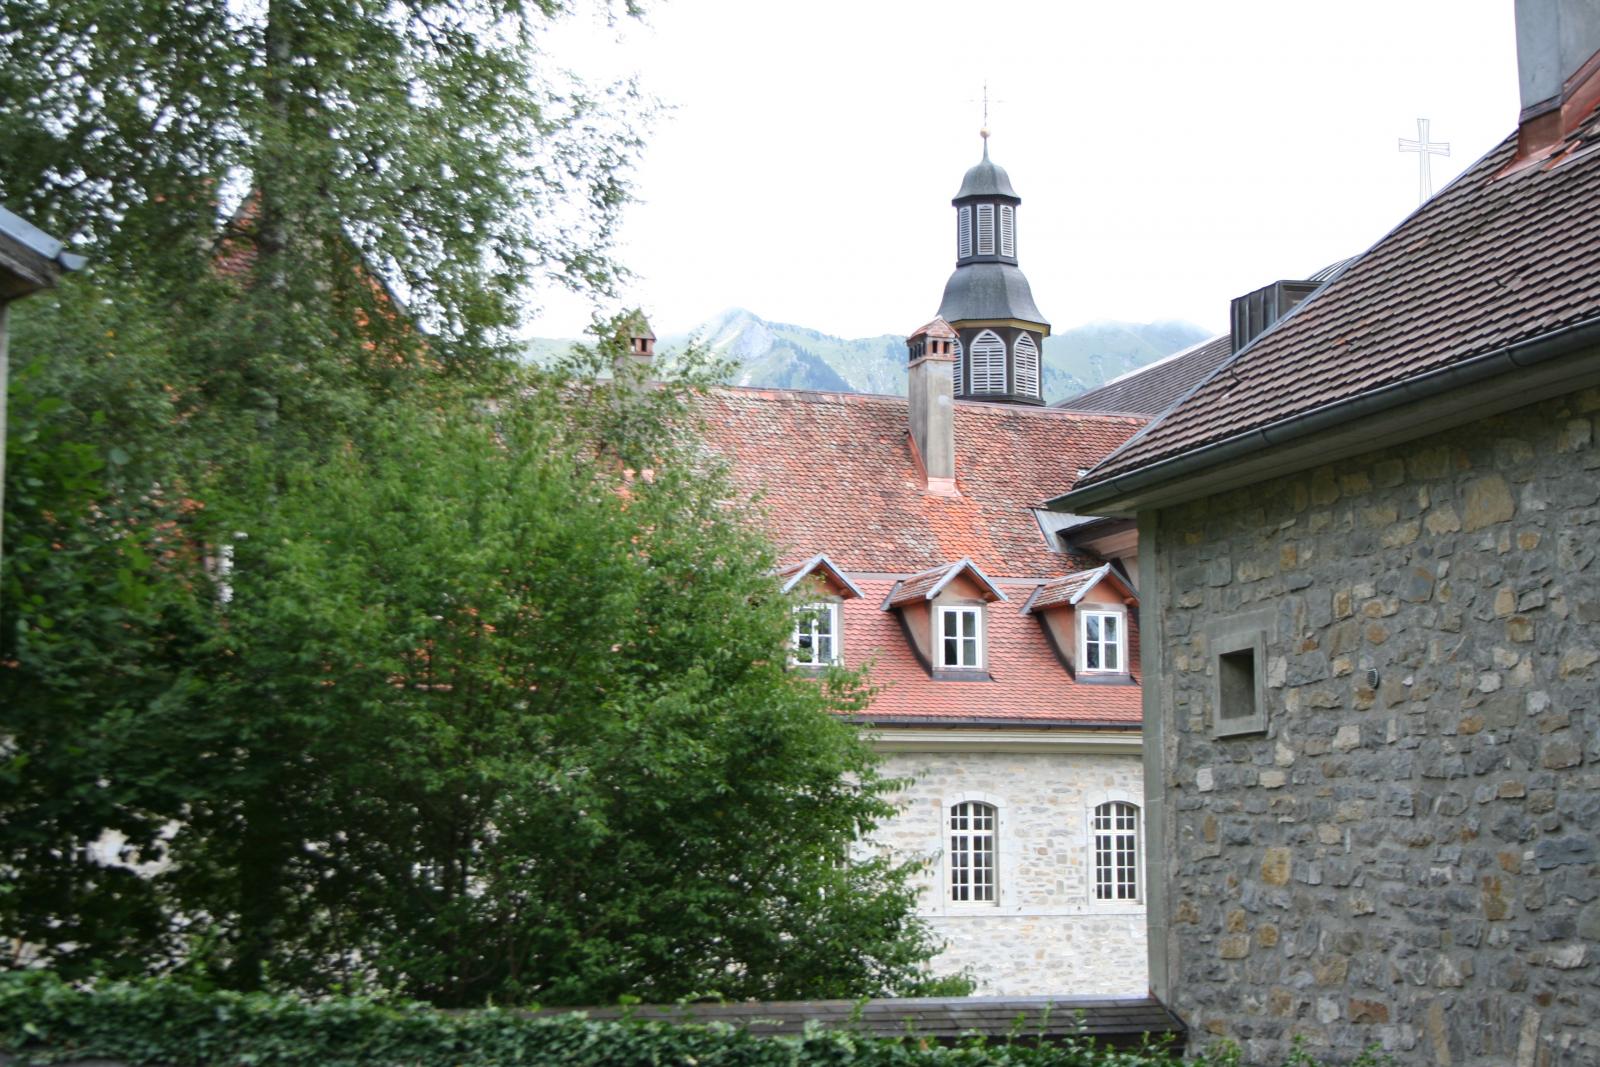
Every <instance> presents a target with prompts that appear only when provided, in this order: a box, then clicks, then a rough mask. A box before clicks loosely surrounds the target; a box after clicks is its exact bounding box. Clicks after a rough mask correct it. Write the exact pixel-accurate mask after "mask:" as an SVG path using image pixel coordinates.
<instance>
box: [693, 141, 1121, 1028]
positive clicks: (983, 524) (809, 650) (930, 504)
mask: <svg viewBox="0 0 1600 1067" xmlns="http://www.w3.org/2000/svg"><path fill="white" fill-rule="evenodd" d="M1020 203H1021V200H1020V198H1019V197H1017V196H1016V194H1015V191H1014V190H1013V188H1012V186H1011V183H1010V180H1009V178H1008V177H1007V176H1006V175H1005V172H1004V171H1003V170H1001V169H1000V168H999V167H997V166H995V165H994V164H993V163H991V162H990V161H989V159H988V155H987V151H986V152H985V156H984V160H983V161H982V162H981V163H980V164H979V165H978V166H976V167H974V168H972V170H971V171H969V172H968V173H967V175H966V178H965V180H964V182H963V185H962V189H961V192H960V194H959V195H958V196H957V197H956V198H955V200H954V201H953V205H954V206H955V208H956V211H957V222H958V240H957V266H956V270H955V274H954V275H953V276H952V279H951V282H950V284H949V285H948V286H947V288H946V291H945V296H944V301H943V309H942V310H943V311H944V312H945V313H946V314H947V315H950V316H955V320H954V321H952V322H948V323H947V322H946V321H945V320H944V319H942V318H941V319H935V320H934V321H933V322H931V323H929V324H927V325H926V326H924V327H922V328H921V329H919V330H917V331H916V332H914V333H913V334H912V335H911V337H910V338H909V339H908V342H907V344H908V375H909V381H908V385H909V395H908V396H907V397H891V396H865V395H859V394H841V393H824V392H809V391H795V390H778V389H740V388H723V389H716V390H713V391H711V392H709V393H708V394H706V395H705V396H704V398H703V400H702V402H701V405H702V406H701V410H700V414H701V415H702V416H703V420H704V423H705V425H706V427H707V431H706V432H707V444H708V445H709V447H710V448H711V449H712V450H714V451H715V452H716V453H718V454H719V455H720V456H721V457H723V458H724V459H726V460H727V461H728V466H729V468H730V470H731V473H732V475H733V477H734V479H735V482H736V484H737V485H738V486H739V488H740V489H742V490H743V491H744V493H746V494H747V495H749V496H751V497H756V498H759V499H760V501H761V505H762V507H763V508H764V509H765V514H766V519H767V523H768V526H769V531H770V533H771V535H772V537H773V540H774V541H775V543H776V544H777V546H778V548H779V551H780V553H781V558H782V561H783V565H782V567H781V568H780V574H779V579H780V581H781V583H782V584H783V586H784V587H785V589H801V590H808V591H809V596H808V597H807V598H806V599H807V601H808V606H807V607H806V608H805V609H804V610H803V611H802V612H801V614H800V615H799V616H797V621H796V630H795V653H794V655H795V659H796V669H802V670H803V669H812V668H813V667H814V666H817V665H824V664H827V663H840V664H843V665H845V666H847V667H854V668H864V669H865V670H866V671H867V672H868V674H869V675H870V678H871V680H872V683H873V685H874V686H875V687H877V693H876V696H875V697H874V699H873V700H872V702H871V704H870V706H869V707H868V708H867V709H866V710H865V711H864V712H863V713H861V715H860V721H861V723H862V726H863V727H864V728H865V729H868V730H870V731H871V733H872V736H873V737H874V738H875V742H876V744H877V746H878V747H879V748H880V750H881V751H882V752H883V753H884V755H885V759H886V767H885V770H886V772H887V773H888V774H890V775H892V776H895V777H902V778H905V779H907V780H909V782H910V784H909V785H908V787H907V788H906V789H905V790H904V791H903V792H902V793H901V794H900V808H901V813H900V815H899V816H898V817H897V818H896V819H895V820H893V821H892V822H891V823H890V824H889V825H887V826H885V827H882V828H880V832H879V834H878V835H877V840H876V843H877V845H878V846H879V847H884V848H888V849H892V850H894V851H895V852H896V853H897V854H899V855H901V856H903V857H917V858H921V859H923V860H925V861H926V867H925V873H924V876H923V881H922V885H921V894H922V895H921V906H920V910H921V911H922V913H923V914H924V916H925V917H926V918H927V919H928V921H929V922H930V924H931V925H932V926H933V928H934V930H935V932H936V933H937V934H938V935H939V936H940V937H941V938H943V939H944V940H945V942H946V944H947V947H946V950H945V952H944V954H943V955H942V956H941V957H940V959H939V960H938V961H937V969H938V970H939V971H941V972H943V973H949V972H953V971H958V970H961V971H967V972H969V973H971V974H972V975H973V976H974V977H975V978H976V979H977V980H978V992H980V993H983V994H991V995H994V994H1003V995H1024V994H1055V995H1070V994H1078V995H1091V994H1092V995H1099V996H1105V995H1128V994H1133V995H1142V994H1144V993H1145V975H1144V957H1145V947H1144V929H1145V917H1144V896H1143V893H1144V891H1143V884H1144V873H1143V857H1142V847H1141V842H1140V834H1141V817H1140V809H1141V803H1142V800H1141V798H1142V794H1143V786H1142V781H1141V774H1142V763H1141V757H1140V733H1139V719H1140V699H1139V684H1138V683H1139V672H1138V669H1137V663H1138V651H1137V650H1138V640H1137V626H1136V618H1137V599H1136V594H1135V592H1134V588H1135V583H1136V580H1137V579H1136V577H1133V576H1134V575H1136V572H1137V556H1136V549H1134V548H1133V546H1130V545H1127V544H1120V550H1119V553H1118V558H1116V559H1112V558H1110V557H1106V556H1101V555H1097V554H1095V553H1093V552H1092V551H1090V550H1089V549H1087V548H1085V547H1083V546H1081V545H1075V544H1074V543H1073V542H1071V541H1070V540H1069V539H1068V537H1067V536H1063V534H1062V533H1061V529H1060V524H1059V523H1058V522H1057V521H1056V519H1055V517H1054V516H1052V515H1050V514H1048V513H1047V512H1046V511H1044V510H1043V503H1044V501H1045V500H1047V499H1048V498H1049V497H1051V496H1054V495H1057V494H1059V493H1060V492H1061V491H1062V490H1063V489H1064V488H1067V487H1070V486H1072V485H1073V484H1074V483H1075V482H1076V480H1077V478H1078V475H1079V473H1080V472H1081V471H1082V470H1085V469H1087V468H1089V467H1092V466H1094V465H1095V464H1096V463H1097V462H1099V460H1100V459H1101V458H1102V457H1104V456H1105V455H1106V454H1107V453H1109V452H1110V451H1112V450H1113V449H1115V448H1116V447H1118V446H1119V445H1121V444H1122V443H1123V442H1125V441H1126V440H1127V439H1128V438H1129V436H1131V435H1132V434H1133V433H1134V432H1135V431H1137V430H1138V429H1139V428H1140V427H1141V426H1142V425H1143V421H1144V420H1143V419H1142V418H1138V417H1128V416H1123V415H1101V414H1087V415H1085V414H1076V413H1070V412H1063V411H1057V410H1053V409H1051V408H1048V407H1044V406H1043V405H1042V402H1041V398H1040V396H1039V383H1038V380H1037V379H1038V362H1037V356H1038V346H1039V343H1040V342H1041V341H1042V339H1043V335H1044V332H1046V331H1048V329H1049V326H1048V324H1047V323H1044V322H1043V320H1042V317H1041V316H1040V315H1039V313H1038V311H1037V309H1036V308H1035V307H1034V305H1033V301H1032V297H1031V294H1029V292H1028V287H1027V279H1026V278H1025V277H1023V275H1022V272H1021V270H1020V268H1019V267H1018V266H1017V263H1016V244H1015V242H1016V229H1015V227H1016V218H1017V208H1018V205H1019V204H1020Z"/></svg>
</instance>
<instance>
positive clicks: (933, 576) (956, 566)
mask: <svg viewBox="0 0 1600 1067" xmlns="http://www.w3.org/2000/svg"><path fill="white" fill-rule="evenodd" d="M962 571H966V572H968V573H970V574H971V575H972V577H973V580H975V581H976V582H977V583H978V584H979V585H981V586H984V587H986V588H987V589H988V590H989V592H990V593H992V594H993V595H994V599H996V600H1005V599H1006V595H1005V594H1004V593H1002V592H1001V591H1000V590H999V589H996V588H995V585H994V583H993V582H991V581H990V580H989V576H988V575H986V574H984V573H983V572H982V571H981V570H979V569H978V568H977V567H976V566H974V565H973V563H972V561H971V560H970V559H963V560H958V561H956V562H955V563H951V564H949V565H947V566H943V567H934V568H933V569H932V570H926V571H923V572H922V573H921V574H913V575H912V576H911V577H909V578H906V579H905V580H903V581H901V582H899V583H897V584H896V585H895V587H894V589H892V590H890V592H889V598H888V599H887V600H886V601H885V602H884V606H885V607H899V606H900V605H902V604H910V603H911V602H912V601H916V600H932V599H933V598H934V597H936V596H938V595H939V590H941V589H943V588H944V587H945V586H947V585H949V584H950V582H951V580H952V579H953V578H955V576H956V575H958V574H960V573H961V572H962Z"/></svg>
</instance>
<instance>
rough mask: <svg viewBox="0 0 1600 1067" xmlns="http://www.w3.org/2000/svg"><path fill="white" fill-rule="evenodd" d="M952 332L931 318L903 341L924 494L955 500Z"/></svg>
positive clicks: (953, 348) (945, 323) (914, 438)
mask: <svg viewBox="0 0 1600 1067" xmlns="http://www.w3.org/2000/svg"><path fill="white" fill-rule="evenodd" d="M958 343H959V342H958V341H957V339H956V332H955V330H953V329H951V328H950V324H949V323H948V322H945V321H944V319H939V318H936V319H934V320H933V321H932V322H930V323H928V324H927V325H926V326H924V327H922V328H921V329H919V330H917V331H916V332H914V333H912V335H911V336H910V337H907V338H906V349H907V354H908V356H909V359H910V363H909V366H908V368H907V370H908V381H907V389H906V395H907V400H908V402H909V407H910V412H911V443H912V444H913V445H914V446H915V448H916V453H917V460H918V462H920V463H921V464H922V471H923V475H924V477H925V478H926V482H925V485H926V488H927V492H928V493H929V494H930V495H932V496H956V495H958V494H957V492H956V424H955V362H956V352H955V349H956V345H957V344H958Z"/></svg>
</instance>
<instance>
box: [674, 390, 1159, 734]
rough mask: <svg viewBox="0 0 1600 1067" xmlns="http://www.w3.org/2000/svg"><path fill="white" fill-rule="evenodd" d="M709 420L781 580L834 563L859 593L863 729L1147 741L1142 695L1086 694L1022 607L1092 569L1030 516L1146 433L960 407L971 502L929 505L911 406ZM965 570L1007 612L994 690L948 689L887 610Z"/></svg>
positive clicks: (994, 625)
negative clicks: (1010, 726)
mask: <svg viewBox="0 0 1600 1067" xmlns="http://www.w3.org/2000/svg"><path fill="white" fill-rule="evenodd" d="M700 410H701V414H702V416H703V417H704V420H705V422H706V434H707V443H708V445H709V446H710V447H711V448H712V449H713V451H714V452H716V453H717V454H719V455H721V456H722V457H723V458H725V459H726V460H727V461H728V464H729V467H730V470H731V473H732V475H733V477H734V479H735V482H736V484H737V487H738V488H739V489H741V490H742V491H744V492H746V493H748V494H750V495H751V496H754V497H760V499H761V501H762V504H763V505H764V509H765V516H766V520H767V522H768V525H769V529H770V531H771V533H772V535H773V537H774V539H775V540H776V541H777V542H778V543H779V545H780V548H781V550H782V552H783V556H782V558H783V559H784V560H785V562H786V564H787V568H785V569H786V570H787V569H789V568H793V567H795V566H797V565H798V564H799V563H800V562H801V561H806V560H809V559H810V558H812V557H814V556H817V555H818V554H825V555H826V557H827V558H828V559H829V560H830V561H831V562H832V563H834V564H835V565H837V566H838V567H840V568H841V569H843V570H845V571H846V572H848V574H849V576H850V578H851V580H852V581H853V582H854V583H855V584H856V586H858V587H859V588H860V590H861V592H862V596H861V597H860V598H857V599H848V600H846V601H845V602H844V603H843V604H842V605H841V608H842V611H843V617H842V627H841V629H842V650H843V658H844V663H845V665H846V666H849V667H857V668H861V667H865V668H867V669H868V670H869V671H870V674H871V678H872V682H873V684H874V685H875V686H877V687H878V692H877V695H876V697H875V698H874V699H873V701H872V704H871V706H870V707H869V708H868V709H867V711H866V712H865V713H863V715H862V717H863V718H865V719H868V720H871V721H877V722H928V723H934V722H956V721H971V722H984V721H989V722H1010V723H1037V724H1039V725H1050V724H1060V725H1070V724H1073V723H1095V724H1115V725H1123V726H1127V727H1129V728H1137V727H1138V725H1139V721H1140V701H1139V687H1138V686H1137V685H1125V686H1114V685H1080V684H1078V683H1076V682H1074V681H1073V679H1072V678H1071V676H1069V675H1068V674H1067V671H1066V668H1065V667H1064V666H1063V665H1062V664H1061V662H1060V661H1059V660H1058V659H1057V658H1056V655H1055V653H1054V651H1052V650H1051V648H1050V645H1049V642H1048V641H1047V640H1046V638H1045V635H1044V631H1043V629H1042V628H1041V625H1040V622H1039V620H1037V619H1034V618H1029V617H1027V616H1024V615H1023V614H1022V613H1021V607H1022V604H1023V603H1024V602H1025V601H1026V600H1027V599H1028V597H1029V595H1031V594H1032V592H1033V591H1034V588H1035V587H1036V586H1037V585H1038V584H1039V582H1040V581H1041V580H1045V579H1049V578H1055V577H1059V576H1062V575H1066V574H1069V573H1072V572H1074V571H1080V570H1083V569H1084V567H1085V563H1086V562H1088V561H1085V560H1080V559H1077V558H1075V557H1073V556H1070V555H1067V554H1065V553H1061V552H1057V551H1054V550H1053V549H1052V548H1051V547H1050V542H1049V541H1048V540H1047V539H1046V537H1045V535H1044V533H1043V532H1042V531H1041V530H1040V527H1039V523H1038V521H1037V520H1036V519H1035V518H1034V515H1033V512H1032V510H1031V509H1032V508H1034V507H1037V506H1039V504H1040V503H1041V502H1042V501H1044V500H1045V499H1046V498H1048V497H1050V496H1053V495H1055V494H1056V493H1058V492H1060V491H1062V490H1063V489H1064V488H1066V487H1069V486H1071V484H1072V483H1073V482H1074V481H1076V479H1077V476H1078V471H1079V470H1080V469H1085V468H1088V467H1090V466H1092V465H1093V464H1094V463H1095V462H1096V460H1097V459H1098V458H1099V457H1100V456H1102V455H1104V454H1105V453H1106V452H1108V451H1110V450H1111V449H1112V448H1114V447H1116V446H1117V445H1118V444H1120V443H1121V442H1122V441H1123V440H1125V439H1126V438H1127V437H1128V435H1129V434H1131V433H1133V432H1134V430H1136V429H1137V428H1138V427H1139V426H1140V425H1142V421H1143V420H1141V419H1138V418H1129V417H1125V416H1106V415H1077V414H1072V413H1068V412H1061V411H1053V410H1051V409H1048V408H1026V407H1016V406H1009V405H998V404H981V403H968V402H965V401H958V402H957V403H956V406H955V427H956V478H957V484H958V487H959V489H960V491H961V496H960V497H959V498H942V497H932V496H927V495H926V494H925V493H924V492H923V475H922V472H921V471H920V469H919V468H918V467H917V464H916V460H915V459H914V458H913V456H912V452H911V446H910V439H909V434H908V422H907V410H906V401H905V399H904V398H902V397H888V396H865V395H861V394H852V393H822V392H810V391H805V390H786V389H736V388H724V389H716V390H713V391H711V392H709V393H707V394H705V395H704V396H703V397H702V398H701V408H700ZM963 561H966V562H970V563H972V564H973V565H975V566H976V567H977V568H978V570H979V573H980V575H984V576H986V577H987V578H988V579H989V580H990V582H991V584H992V585H994V586H995V587H996V589H997V590H998V591H1000V592H1001V593H1003V595H1004V596H1005V597H1006V598H1007V599H1005V600H1002V601H995V602H993V603H991V604H989V605H988V607H987V608H986V609H985V610H986V612H987V625H988V630H987V634H988V641H987V649H988V675H989V678H988V680H986V681H944V680H938V681H936V680H934V679H933V678H932V677H931V676H930V675H929V672H928V670H927V668H925V667H924V666H923V665H922V663H921V661H919V660H918V658H917V655H916V653H915V652H914V651H913V646H912V644H911V642H910V640H909V638H908V637H907V635H906V633H905V630H904V628H903V624H902V622H901V617H900V613H899V612H897V611H886V610H884V607H885V601H886V600H887V598H888V596H889V593H890V590H892V589H894V587H895V585H896V583H897V582H901V581H904V583H905V584H904V585H902V587H901V593H902V599H904V598H905V595H906V594H905V590H906V589H907V588H909V589H910V590H911V592H910V594H909V595H910V596H911V597H913V598H914V597H915V596H919V595H923V596H925V595H926V592H927V590H928V589H931V588H933V587H934V586H935V585H937V584H938V583H939V582H941V581H942V580H944V578H945V577H946V576H947V575H948V574H949V572H950V570H951V569H952V567H953V566H959V565H961V563H962V562H963ZM1007 578H1010V579H1011V580H1010V581H1007V580H1006V579H1007ZM1017 579H1022V580H1020V581H1019V580H1017ZM1131 639H1132V642H1133V648H1132V649H1130V651H1132V652H1133V653H1134V655H1135V656H1136V655H1137V652H1136V648H1137V642H1138V635H1137V633H1135V634H1133V635H1132V638H1131ZM1135 662H1137V660H1136V659H1135Z"/></svg>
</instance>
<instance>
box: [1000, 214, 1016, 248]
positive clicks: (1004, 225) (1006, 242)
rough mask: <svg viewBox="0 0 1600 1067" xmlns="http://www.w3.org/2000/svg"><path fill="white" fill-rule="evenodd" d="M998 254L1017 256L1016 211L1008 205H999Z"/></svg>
mask: <svg viewBox="0 0 1600 1067" xmlns="http://www.w3.org/2000/svg"><path fill="white" fill-rule="evenodd" d="M1000 254H1001V255H1002V256H1014V255H1016V254H1017V209H1016V208H1014V207H1012V206H1011V205H1010V204H1001V205H1000Z"/></svg>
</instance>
